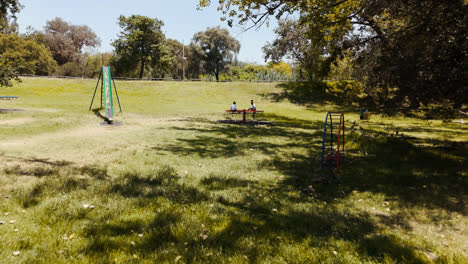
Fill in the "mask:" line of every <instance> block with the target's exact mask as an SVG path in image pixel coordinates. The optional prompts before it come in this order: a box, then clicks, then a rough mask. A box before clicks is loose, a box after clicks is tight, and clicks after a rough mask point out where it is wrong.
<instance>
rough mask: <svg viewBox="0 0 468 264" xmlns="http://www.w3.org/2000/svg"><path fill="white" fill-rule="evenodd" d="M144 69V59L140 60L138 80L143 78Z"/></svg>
mask: <svg viewBox="0 0 468 264" xmlns="http://www.w3.org/2000/svg"><path fill="white" fill-rule="evenodd" d="M144 70H145V61H144V60H142V61H141V68H140V80H142V79H143V71H144Z"/></svg>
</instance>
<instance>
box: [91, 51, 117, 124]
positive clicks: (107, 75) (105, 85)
mask: <svg viewBox="0 0 468 264" xmlns="http://www.w3.org/2000/svg"><path fill="white" fill-rule="evenodd" d="M109 61H110V57H109ZM102 64H103V65H104V55H103V56H102ZM99 82H101V104H100V108H101V109H102V106H103V103H104V109H105V111H106V116H105V120H106V122H107V123H108V124H113V123H114V120H113V117H114V105H113V99H112V85H114V91H115V96H116V97H117V102H118V103H119V109H120V112H122V107H121V106H120V100H119V94H118V93H117V86H116V85H115V81H114V77H113V76H112V71H111V67H110V66H102V71H101V73H100V74H99V78H98V81H97V84H96V89H94V94H93V99H92V100H91V104H90V105H89V110H91V107H92V106H93V102H94V98H95V96H96V91H97V89H98V87H99ZM103 99H104V101H103Z"/></svg>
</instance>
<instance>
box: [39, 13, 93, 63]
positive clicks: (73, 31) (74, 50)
mask: <svg viewBox="0 0 468 264" xmlns="http://www.w3.org/2000/svg"><path fill="white" fill-rule="evenodd" d="M39 34H40V33H39ZM42 34H43V39H44V43H45V44H46V46H47V47H48V48H49V50H50V51H51V52H52V55H53V57H54V59H55V60H56V61H57V63H58V64H59V65H63V64H65V63H70V62H79V61H80V59H81V58H82V51H83V48H84V47H97V46H99V45H100V40H99V38H98V37H97V36H96V34H95V33H94V32H93V31H92V30H91V28H89V27H88V26H86V25H72V24H70V23H68V22H65V21H63V20H62V19H61V18H55V19H53V20H50V21H47V22H46V26H45V27H44V32H43V33H42Z"/></svg>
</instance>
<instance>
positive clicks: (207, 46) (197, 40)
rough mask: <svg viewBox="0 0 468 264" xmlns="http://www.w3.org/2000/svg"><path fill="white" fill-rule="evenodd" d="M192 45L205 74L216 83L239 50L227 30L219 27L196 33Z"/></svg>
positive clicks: (238, 44)
mask: <svg viewBox="0 0 468 264" xmlns="http://www.w3.org/2000/svg"><path fill="white" fill-rule="evenodd" d="M193 43H194V45H192V47H194V49H193V52H194V55H195V56H197V57H198V58H200V61H202V67H203V69H204V70H205V72H207V73H211V74H214V75H215V77H216V80H217V81H219V75H220V73H222V72H224V71H225V69H226V66H227V65H228V64H230V63H231V62H232V60H233V59H234V55H235V54H237V53H238V52H239V50H240V43H239V41H237V40H236V39H234V38H233V37H231V36H230V35H229V31H228V30H227V29H222V28H220V27H215V28H208V29H207V30H206V31H201V32H198V33H196V34H195V35H194V36H193Z"/></svg>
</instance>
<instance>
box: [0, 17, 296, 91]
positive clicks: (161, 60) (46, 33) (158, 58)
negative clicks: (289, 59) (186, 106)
mask: <svg viewBox="0 0 468 264" xmlns="http://www.w3.org/2000/svg"><path fill="white" fill-rule="evenodd" d="M118 22H119V25H120V27H121V32H120V34H119V35H118V38H117V39H116V40H115V41H114V42H113V43H112V46H113V47H114V51H113V52H112V53H107V54H95V53H92V52H89V50H92V49H94V48H97V47H98V46H99V45H100V39H99V38H98V36H97V35H96V34H95V33H94V32H93V30H92V29H91V28H90V27H88V26H86V25H73V24H71V23H68V22H66V21H64V20H63V19H61V18H55V19H53V20H50V21H47V22H46V25H45V27H44V28H43V29H42V30H36V29H34V28H31V27H28V29H27V32H26V33H24V34H19V33H18V32H17V28H18V26H17V25H16V23H15V21H14V20H10V21H9V23H6V24H5V26H4V27H3V29H2V34H0V52H1V54H2V55H1V56H0V58H1V59H2V60H3V61H5V62H8V64H9V68H10V69H12V72H11V73H10V74H12V75H15V74H20V75H21V74H31V75H49V76H50V75H52V76H72V77H89V78H94V77H97V76H99V72H100V69H101V65H102V58H103V57H104V58H108V57H111V60H110V65H111V66H112V68H113V72H114V74H115V75H116V76H118V77H123V78H138V79H160V78H162V79H176V80H182V79H183V78H185V79H210V80H211V79H213V80H217V81H219V80H269V81H275V80H292V79H294V78H295V77H294V76H295V72H294V68H293V66H292V65H290V64H287V63H285V62H282V61H280V62H277V63H269V64H268V65H252V64H247V63H243V62H239V61H238V60H237V59H236V55H237V53H238V52H239V50H240V43H239V41H237V40H236V39H234V38H233V37H232V36H230V34H229V31H228V30H226V29H222V28H220V27H215V28H208V29H207V30H205V31H200V32H198V33H196V34H195V35H194V36H193V38H192V41H191V43H190V44H188V45H183V44H182V43H180V42H179V41H177V40H175V39H168V38H166V36H165V35H164V33H163V31H162V27H163V26H164V23H163V22H162V21H161V20H158V19H153V18H149V17H145V16H139V15H132V16H129V17H125V16H120V17H119V19H118ZM5 68H6V67H5ZM296 75H297V74H296ZM3 79H4V80H9V79H8V78H3ZM3 84H4V85H8V84H9V81H4V83H3Z"/></svg>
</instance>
